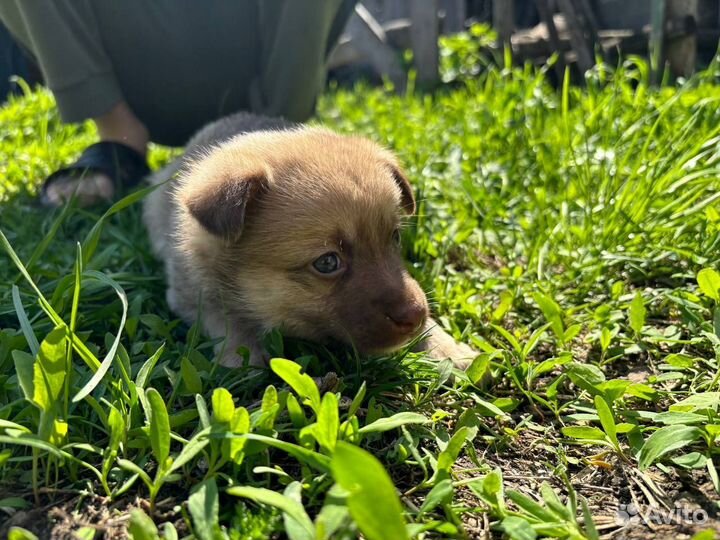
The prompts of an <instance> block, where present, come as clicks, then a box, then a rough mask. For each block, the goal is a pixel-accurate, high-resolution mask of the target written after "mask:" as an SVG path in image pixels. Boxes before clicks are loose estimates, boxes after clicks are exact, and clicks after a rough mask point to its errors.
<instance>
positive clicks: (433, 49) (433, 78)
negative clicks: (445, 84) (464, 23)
mask: <svg viewBox="0 0 720 540" xmlns="http://www.w3.org/2000/svg"><path fill="white" fill-rule="evenodd" d="M410 21H411V22H412V26H411V27H410V42H411V43H412V51H413V62H414V64H415V70H416V71H417V81H418V83H419V84H421V85H423V86H432V85H434V84H436V83H437V82H438V80H439V72H438V63H439V52H438V37H439V36H438V31H439V28H438V27H439V24H438V10H437V0H412V2H411V3H410Z"/></svg>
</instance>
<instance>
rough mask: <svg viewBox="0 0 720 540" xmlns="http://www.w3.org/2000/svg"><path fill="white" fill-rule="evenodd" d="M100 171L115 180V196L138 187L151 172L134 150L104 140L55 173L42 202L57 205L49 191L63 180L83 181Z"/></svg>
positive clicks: (41, 197)
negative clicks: (51, 198) (89, 175)
mask: <svg viewBox="0 0 720 540" xmlns="http://www.w3.org/2000/svg"><path fill="white" fill-rule="evenodd" d="M92 171H95V172H100V173H103V174H105V175H107V176H108V177H109V178H110V180H112V183H113V186H114V189H115V191H114V194H115V195H116V196H117V194H118V193H121V192H122V191H125V190H127V189H128V188H131V187H134V186H136V185H137V184H138V183H140V181H141V180H142V179H143V178H144V177H145V176H147V175H148V174H149V173H150V167H148V165H147V161H145V158H144V157H143V156H142V155H140V153H138V152H137V151H136V150H135V149H133V148H130V147H129V146H127V145H126V144H122V143H119V142H110V141H102V142H99V143H95V144H92V145H90V146H88V147H87V148H86V149H85V150H84V151H83V153H82V154H80V157H79V158H78V159H77V161H76V162H75V163H73V164H72V165H70V166H69V167H66V168H64V169H60V170H59V171H55V172H54V173H52V174H51V175H50V176H48V177H47V178H46V179H45V182H44V183H43V186H42V188H41V190H40V201H41V202H42V203H43V204H45V205H46V206H54V201H52V200H50V199H49V197H48V193H47V189H48V187H49V186H51V185H52V184H53V183H55V182H57V181H58V180H60V179H62V178H68V177H70V178H80V179H81V178H82V177H83V176H85V175H86V174H87V173H88V172H92Z"/></svg>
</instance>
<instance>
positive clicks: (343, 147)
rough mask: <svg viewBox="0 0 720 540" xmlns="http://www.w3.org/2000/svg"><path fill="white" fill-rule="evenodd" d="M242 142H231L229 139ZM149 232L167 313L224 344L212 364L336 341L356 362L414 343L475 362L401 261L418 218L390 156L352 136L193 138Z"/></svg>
mask: <svg viewBox="0 0 720 540" xmlns="http://www.w3.org/2000/svg"><path fill="white" fill-rule="evenodd" d="M238 134H239V135H238ZM175 173H179V174H178V177H177V179H176V180H173V181H171V182H168V183H167V184H166V185H165V186H162V187H160V188H159V189H157V190H156V191H154V192H153V193H152V194H151V195H150V196H149V197H148V199H147V202H146V204H145V209H144V220H145V224H146V226H147V228H148V232H149V233H150V238H151V240H152V244H153V247H154V249H155V251H156V252H157V254H158V255H159V256H160V257H161V258H162V259H163V260H164V262H165V268H166V272H167V278H168V292H167V299H168V303H169V305H170V308H171V309H172V310H173V311H174V312H175V313H177V314H178V315H179V316H180V317H182V318H183V319H185V320H186V321H187V322H188V323H192V322H194V321H195V320H196V318H197V317H200V318H201V319H202V326H203V328H204V330H205V331H206V332H207V334H208V335H209V336H210V337H213V338H217V337H226V340H225V341H224V345H223V346H222V347H221V348H220V349H219V351H220V353H221V357H220V361H221V363H222V364H224V365H226V366H237V365H239V364H240V362H241V357H240V356H239V355H238V354H237V349H238V347H241V346H244V347H247V348H248V349H249V350H250V360H251V363H253V364H261V363H262V362H263V361H265V360H266V359H267V358H266V357H267V355H266V353H265V351H264V350H263V348H262V346H261V344H260V338H261V336H262V334H263V333H264V332H266V331H268V330H270V329H272V328H276V327H277V328H280V329H281V330H282V331H283V333H284V334H285V335H288V336H294V337H300V338H306V339H310V340H315V341H318V342H324V341H327V340H339V341H341V342H344V343H347V344H350V345H352V346H354V347H356V348H357V350H358V351H360V352H361V353H369V354H372V353H385V352H389V351H392V350H395V349H398V348H400V347H402V346H403V345H405V344H406V343H408V342H409V341H410V340H412V339H413V338H415V337H417V336H418V334H419V333H421V332H423V331H427V332H428V333H429V337H428V338H427V339H426V340H425V342H424V344H422V347H424V348H425V349H427V350H428V351H429V353H430V354H431V355H432V356H433V357H436V358H446V357H447V358H451V359H452V360H453V361H455V362H456V364H457V365H458V366H461V367H465V366H466V365H467V363H468V362H469V361H470V360H472V358H473V357H474V356H475V353H474V351H472V349H470V348H469V347H467V346H466V345H462V344H458V343H455V341H454V340H453V339H452V338H451V337H450V336H448V335H447V334H446V333H445V332H443V331H442V330H441V329H440V328H438V327H437V326H436V324H435V323H434V322H433V321H432V320H431V319H429V317H428V304H427V300H426V298H425V294H424V293H423V291H422V290H421V289H420V287H419V285H418V284H417V282H416V281H415V280H414V279H413V278H412V277H410V275H409V274H408V272H407V270H406V269H405V266H404V264H403V261H402V259H401V256H400V249H399V246H398V242H399V238H400V237H399V227H400V224H401V222H402V220H403V218H404V217H406V216H408V215H410V214H412V213H413V212H414V211H415V199H414V197H413V192H412V188H411V187H410V184H409V183H408V181H407V179H406V178H405V176H404V174H403V173H402V171H401V169H400V166H399V165H398V163H397V160H396V159H395V157H394V156H393V155H392V154H391V153H390V152H388V151H387V150H384V149H383V148H381V147H380V146H378V145H377V144H375V143H373V142H371V141H369V140H367V139H363V138H360V137H352V136H343V135H338V134H336V133H333V132H331V131H329V130H326V129H321V128H312V127H293V126H290V125H288V124H285V123H283V122H281V121H278V120H271V119H266V118H261V117H257V116H252V115H248V114H238V115H234V116H231V117H228V118H225V119H223V120H220V121H218V122H216V123H214V124H211V125H210V126H208V127H207V128H205V129H204V130H202V131H201V132H200V133H198V134H197V135H196V136H195V137H194V138H193V139H192V140H191V141H190V143H189V144H188V148H187V150H186V154H185V156H183V157H182V158H181V159H179V160H177V161H176V162H173V163H171V164H170V165H169V166H168V167H166V168H165V169H163V170H161V171H160V172H158V173H157V174H156V175H154V177H153V178H152V179H151V181H152V182H154V183H159V182H164V181H165V180H166V179H168V178H170V177H171V176H173V175H174V174H175Z"/></svg>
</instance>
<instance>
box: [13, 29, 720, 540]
mask: <svg viewBox="0 0 720 540" xmlns="http://www.w3.org/2000/svg"><path fill="white" fill-rule="evenodd" d="M450 45H452V43H450ZM455 45H457V44H455ZM461 45H462V47H466V46H467V43H464V42H463V43H461ZM462 47H456V49H457V50H459V49H462ZM461 52H463V51H461ZM472 52H473V51H470V53H472ZM475 52H477V51H475ZM468 54H469V53H468V52H467V51H464V52H463V55H465V56H463V58H466V57H467V56H468ZM470 56H471V55H470ZM455 60H456V59H454V57H450V56H448V57H446V58H445V59H444V66H445V74H446V77H447V78H449V79H453V78H455V77H456V76H459V77H460V78H459V79H457V80H455V81H454V83H453V84H452V85H451V86H448V87H446V88H444V89H442V90H440V91H438V92H436V93H435V94H434V95H423V94H420V93H414V92H413V91H412V90H411V91H409V92H408V94H407V95H404V96H396V95H393V94H391V93H389V92H387V91H385V90H382V89H370V88H363V87H360V88H357V89H355V90H354V91H341V90H336V91H330V92H329V93H328V94H327V95H326V96H324V97H323V98H322V100H321V103H320V108H319V121H320V122H322V123H324V124H326V125H328V126H330V127H333V128H335V129H337V130H339V131H341V132H353V133H362V134H365V135H367V136H369V137H371V138H373V139H375V140H378V141H381V142H382V143H383V144H386V145H387V146H389V147H391V148H392V149H393V150H394V151H396V152H397V153H398V155H399V156H400V157H401V159H402V161H403V162H404V163H405V165H406V168H407V171H408V173H409V177H410V178H411V179H412V180H413V182H414V185H415V187H416V189H417V191H418V200H419V201H420V205H419V215H418V216H417V219H416V220H415V221H414V222H413V223H412V225H411V226H410V227H409V228H408V229H407V230H406V232H405V238H404V245H405V248H406V251H407V255H408V258H409V259H410V261H411V266H412V270H413V272H414V274H415V276H416V277H417V278H418V280H419V281H420V282H421V284H422V285H423V286H424V288H425V290H426V291H427V292H428V295H429V297H430V299H431V302H432V304H433V309H434V311H435V313H436V314H437V315H438V316H439V320H441V321H442V323H443V324H444V325H445V326H446V327H447V328H448V329H449V330H450V331H451V332H452V333H453V334H455V336H456V337H458V338H461V339H464V340H466V341H468V342H470V343H472V344H473V345H474V346H475V347H476V348H477V350H479V351H481V354H480V356H479V357H478V359H477V360H476V361H475V362H474V364H473V366H472V367H471V368H470V370H469V371H468V373H467V374H463V373H459V372H455V373H453V372H452V369H451V368H450V366H448V365H446V364H445V363H443V364H440V365H437V364H434V363H432V362H430V361H429V360H427V359H425V358H423V357H421V356H417V355H413V354H409V353H407V352H405V351H402V352H400V353H399V354H397V355H395V356H394V357H393V358H371V359H367V358H356V357H355V356H353V354H352V353H351V352H349V351H343V350H327V349H324V348H322V347H318V346H316V345H313V344H310V343H301V342H283V340H282V339H281V337H280V336H279V335H277V334H273V335H271V336H269V338H268V347H269V348H270V350H271V351H272V352H273V354H274V355H276V356H277V357H279V358H283V357H284V358H289V359H291V360H296V361H297V363H298V364H299V365H301V366H303V369H304V370H305V372H306V373H307V374H309V375H311V376H313V377H325V380H324V383H325V384H324V385H322V386H323V391H322V392H318V390H317V387H316V384H315V382H314V381H313V380H312V379H310V378H309V377H308V376H307V375H305V374H303V373H300V371H299V370H298V368H297V367H296V364H294V363H290V362H284V361H282V360H277V361H274V362H273V363H272V366H271V368H272V369H267V370H256V369H251V368H244V369H237V370H227V369H224V368H220V367H218V366H217V365H216V364H214V363H213V354H212V345H213V344H212V343H211V342H209V341H208V340H206V339H205V338H204V337H202V336H201V335H200V334H199V333H198V332H197V330H196V329H195V328H190V329H189V328H187V327H185V326H184V325H183V324H182V323H180V322H179V321H178V320H176V319H175V317H174V316H173V315H172V314H171V313H170V312H169V310H168V307H167V305H166V304H165V300H164V282H163V279H164V278H163V274H162V269H161V266H160V265H159V264H158V262H157V261H155V260H154V259H153V257H152V255H151V253H150V251H149V245H148V241H147V238H146V236H145V233H144V231H143V228H142V225H141V222H140V212H139V204H137V203H135V204H131V205H127V207H124V206H125V205H124V204H123V203H121V204H120V206H121V207H122V208H120V209H119V210H118V211H117V212H114V213H113V214H112V215H109V216H108V217H107V218H105V219H102V220H100V221H99V218H100V216H101V215H102V210H99V211H98V210H80V209H75V208H68V209H66V210H58V211H52V212H48V211H46V210H43V209H40V208H39V207H38V205H37V203H36V202H35V200H34V194H35V192H36V190H37V186H38V183H39V182H40V180H41V179H42V178H43V177H44V176H45V175H46V174H47V173H48V172H49V171H51V170H53V169H55V168H57V167H58V166H59V165H61V164H63V163H66V162H69V161H71V160H72V159H73V157H74V156H75V155H76V154H77V152H79V151H80V150H81V149H82V148H84V147H85V146H86V145H87V144H88V143H90V142H91V141H93V140H94V133H93V132H92V130H91V129H90V128H89V127H88V126H81V127H69V126H62V125H61V124H60V123H59V120H58V116H57V113H56V111H55V109H54V105H53V102H52V99H51V97H50V96H49V95H48V94H47V93H46V92H43V91H36V92H32V93H29V94H28V95H26V96H25V97H23V98H21V99H15V100H13V101H11V102H10V103H9V104H7V105H6V106H5V107H4V108H2V109H0V178H2V183H1V184H0V200H2V203H0V230H2V232H3V233H4V235H5V237H7V241H8V243H7V245H6V246H5V249H3V250H0V252H1V253H0V261H2V262H1V263H0V284H1V285H0V499H2V500H0V522H2V520H5V519H7V518H9V517H10V516H11V515H15V519H17V521H16V522H15V523H16V524H17V525H18V526H21V527H23V528H26V529H33V530H34V531H35V532H36V534H38V536H40V537H44V536H47V535H48V534H49V532H48V531H49V530H50V529H51V528H52V527H55V531H56V533H57V534H59V533H65V534H70V533H69V532H68V531H70V530H75V531H76V533H77V534H80V535H84V536H82V537H83V538H91V537H92V535H93V532H94V529H93V528H92V527H93V526H95V525H99V526H100V527H102V528H103V529H102V530H104V531H105V532H107V534H108V535H109V534H110V532H109V531H117V530H122V529H123V528H124V527H125V524H126V523H127V522H126V521H123V518H122V516H123V515H124V514H127V513H128V512H129V513H131V514H132V516H133V517H132V519H131V520H130V521H129V523H130V525H129V528H130V531H131V532H132V533H133V534H134V535H135V538H156V537H157V536H158V535H161V536H162V537H164V538H175V537H176V536H178V535H179V536H180V537H182V536H187V535H190V534H194V535H195V537H196V538H199V539H202V540H205V539H216V538H224V537H226V536H227V537H229V538H232V539H240V538H244V539H245V538H264V537H267V536H268V535H278V534H281V531H284V532H285V534H287V536H288V537H290V538H291V539H293V540H295V539H310V538H355V537H357V535H358V534H360V533H362V534H363V535H364V536H365V537H366V538H369V539H375V538H392V539H395V538H402V537H404V536H413V537H423V535H424V537H428V538H438V537H443V538H468V537H478V536H481V535H482V534H484V533H487V534H489V535H490V536H491V537H497V538H499V537H502V535H507V536H509V537H512V538H522V539H525V538H534V537H536V536H537V537H542V536H549V537H559V538H577V539H579V538H597V537H598V536H599V535H601V534H605V533H608V532H611V531H617V530H618V529H619V528H621V527H625V532H624V533H623V534H631V533H633V534H636V535H639V536H638V537H648V536H650V535H652V534H658V535H660V536H662V535H663V534H664V535H670V536H672V535H674V534H676V533H680V532H682V533H686V534H695V533H699V532H700V531H702V530H703V529H706V528H707V529H716V530H717V529H718V528H719V527H720V525H719V522H718V520H717V518H716V514H717V511H718V501H720V497H719V496H718V493H719V492H720V481H719V479H718V473H717V470H716V463H717V462H716V461H715V460H717V459H718V444H717V438H718V435H719V434H720V416H719V415H718V405H719V404H720V371H718V368H719V366H718V352H719V351H720V309H718V303H719V302H720V275H718V274H717V273H716V272H715V271H714V270H713V269H717V268H718V262H719V259H720V255H719V251H718V247H719V246H720V205H719V204H718V200H719V199H720V194H719V193H720V144H719V143H720V106H719V105H720V87H718V86H716V85H715V84H714V81H715V80H716V78H717V76H718V74H719V73H718V70H719V68H718V66H716V65H713V66H711V67H710V68H709V69H708V70H707V71H705V72H703V73H701V74H699V75H697V76H695V77H694V78H693V79H691V80H690V81H689V82H688V83H686V84H685V85H683V86H681V87H673V88H668V87H666V88H662V89H654V88H651V87H649V86H648V84H647V78H648V73H647V67H646V66H645V64H644V63H643V62H642V61H640V60H634V61H630V62H628V63H627V64H626V65H624V66H622V67H620V68H618V69H617V70H612V69H609V68H607V67H603V68H600V69H598V70H597V71H596V72H594V73H593V74H591V75H590V76H589V77H588V80H587V86H586V88H584V89H581V88H578V87H574V86H570V85H569V84H567V83H566V84H565V85H563V87H562V88H560V89H554V88H552V87H550V86H549V85H548V83H547V82H546V80H545V77H544V73H543V71H541V70H536V69H534V68H530V67H520V68H512V69H507V68H506V69H503V68H494V67H490V68H488V69H487V70H485V71H484V72H483V73H482V74H480V75H478V76H477V77H475V78H471V79H466V78H465V77H464V76H463V74H465V73H468V72H472V71H473V70H472V69H470V68H471V67H472V66H470V68H468V69H466V68H467V66H465V67H463V66H460V68H458V66H457V65H456V64H455V63H453V62H455ZM169 157H170V152H169V151H168V150H167V149H161V148H155V149H153V152H152V162H153V165H154V166H157V165H159V164H161V163H163V162H165V161H166V160H167V159H169ZM125 202H130V201H125ZM116 210H117V208H116ZM10 246H12V248H10ZM11 249H12V250H14V251H15V252H16V253H17V264H16V263H13V262H12V260H11V257H10V256H9V255H10V252H11ZM20 261H22V263H20ZM19 266H23V267H24V268H25V269H26V273H27V276H26V277H23V276H22V275H21V273H20V272H19ZM703 269H707V270H704V271H702V272H701V270H703ZM699 273H700V275H699V276H698V274H699ZM28 277H29V278H31V279H32V282H33V283H34V285H33V284H32V283H30V281H29V280H28V279H27V278H28ZM698 282H699V285H698ZM16 287H17V288H16ZM41 295H42V296H41ZM125 302H127V303H125ZM123 319H126V320H125V324H124V325H122V324H121V323H122V320H123ZM118 335H119V342H118V346H117V349H116V350H115V354H110V355H108V351H110V352H113V347H114V343H115V341H116V338H117V336H118ZM69 344H72V345H70V346H69ZM104 360H105V362H103V361H104ZM101 364H103V365H104V366H105V367H107V368H108V371H107V373H106V374H105V376H104V377H102V378H101V379H100V380H99V381H96V380H93V379H91V377H92V374H93V373H94V372H95V371H96V370H97V369H98V367H99V366H100V365H101ZM331 371H332V372H334V373H336V374H337V379H336V378H334V377H333V376H332V375H328V372H331ZM488 371H489V372H490V373H491V375H492V380H493V382H492V384H491V385H490V386H488V387H485V388H483V387H482V384H481V382H480V381H481V380H482V379H483V376H484V375H485V374H486V373H487V372H488ZM452 375H454V377H453V376H452ZM83 388H85V389H86V390H88V391H89V393H87V392H83V394H81V395H80V397H82V399H79V400H74V399H73V398H74V397H76V396H78V393H79V392H80V390H81V389H83ZM83 396H84V397H83ZM675 503H677V504H678V505H679V506H680V508H681V510H682V511H676V512H675V513H673V514H671V517H672V518H674V521H673V522H671V523H669V524H662V523H661V521H660V518H661V517H663V516H667V515H670V512H669V510H667V508H672V506H673V504H675ZM630 504H632V505H635V506H634V507H633V508H635V507H636V508H637V509H638V510H639V512H640V513H639V515H638V516H636V517H635V518H634V519H632V520H629V521H627V522H618V521H617V517H618V515H619V514H618V508H619V507H620V506H619V505H625V506H622V507H620V509H621V510H622V509H627V505H630ZM49 506H55V507H57V508H60V509H62V512H60V513H55V514H52V515H54V516H55V518H53V519H54V522H53V519H51V518H48V517H47V514H48V513H47V511H46V509H47V508H48V507H49ZM33 507H36V508H42V509H43V511H42V517H43V519H39V518H38V517H37V515H35V518H34V519H25V520H22V519H18V516H20V514H19V513H18V510H24V511H26V512H29V511H30V509H31V508H33ZM102 509H104V510H102ZM73 510H77V511H78V512H79V514H78V515H79V516H80V517H77V516H75V517H72V516H71V515H70V514H71V512H72V511H73ZM63 512H64V514H63ZM683 512H684V513H683ZM693 512H694V513H693ZM26 515H29V516H32V515H33V514H31V513H30V514H26ZM624 515H627V514H624ZM693 515H695V516H699V517H702V516H705V517H707V521H705V522H703V521H702V520H699V519H695V521H694V523H693V522H692V520H691V519H685V518H686V517H688V516H690V517H692V516H693ZM63 516H64V517H63ZM640 516H644V518H645V519H647V520H648V521H650V522H651V526H648V525H646V524H644V523H643V521H642V519H641V518H640ZM113 520H115V521H113ZM153 521H154V523H155V525H153V524H152V523H153ZM118 523H119V524H120V525H118ZM156 526H157V530H156V529H155V527H156ZM158 531H159V532H158ZM653 531H654V533H653ZM14 534H16V535H18V536H16V537H17V538H25V537H27V536H22V534H24V533H22V532H21V531H20V529H16V531H15V533H14ZM101 534H102V531H100V532H98V535H101ZM118 534H120V533H118ZM711 537H712V536H710V535H708V536H699V537H698V538H711Z"/></svg>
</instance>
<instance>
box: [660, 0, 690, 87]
mask: <svg viewBox="0 0 720 540" xmlns="http://www.w3.org/2000/svg"><path fill="white" fill-rule="evenodd" d="M697 17H698V0H667V6H666V13H665V21H666V24H667V22H668V21H681V20H683V19H686V18H692V21H697ZM689 26H692V27H695V26H696V24H691V25H689ZM665 57H666V58H667V62H668V64H669V66H670V72H671V73H672V74H673V75H674V76H675V77H689V76H690V75H692V74H693V73H694V71H695V64H696V62H697V33H696V32H695V31H693V32H692V33H690V34H684V35H680V36H677V37H668V38H667V39H666V41H665Z"/></svg>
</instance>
